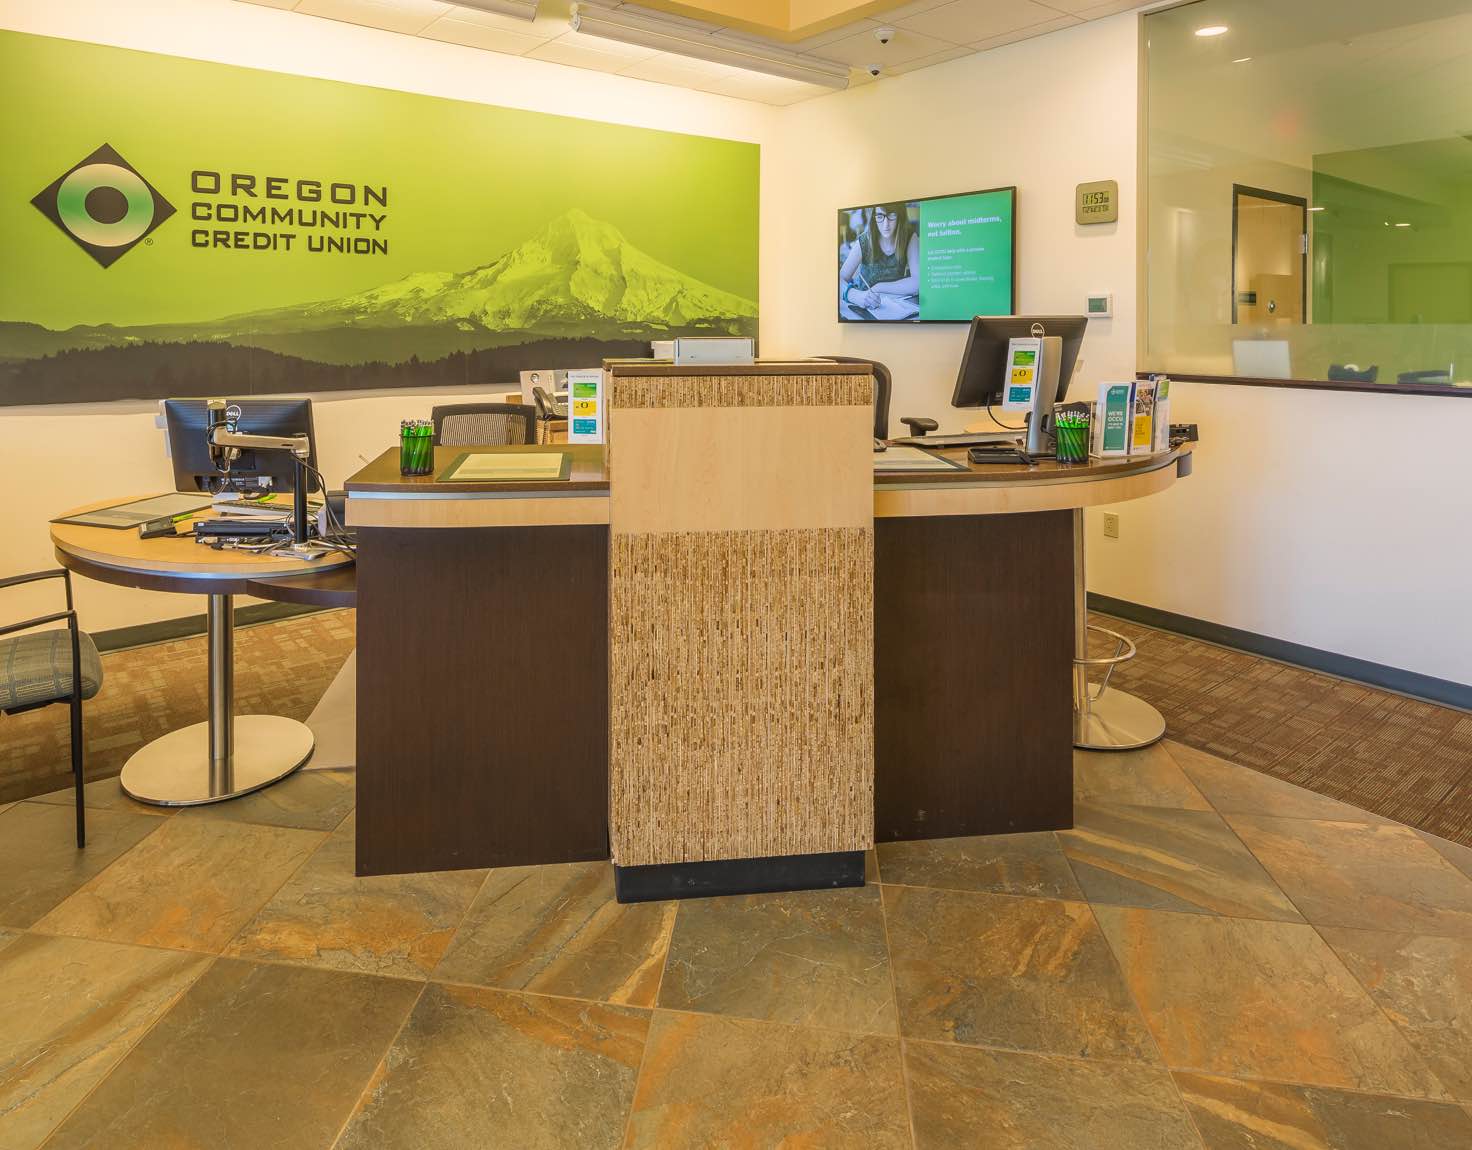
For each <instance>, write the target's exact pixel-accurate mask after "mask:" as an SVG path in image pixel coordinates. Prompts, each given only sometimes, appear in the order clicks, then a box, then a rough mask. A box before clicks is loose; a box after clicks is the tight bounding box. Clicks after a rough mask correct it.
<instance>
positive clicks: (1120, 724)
mask: <svg viewBox="0 0 1472 1150" xmlns="http://www.w3.org/2000/svg"><path fill="white" fill-rule="evenodd" d="M1164 734H1165V717H1164V716H1163V715H1161V713H1160V712H1159V711H1157V710H1156V709H1155V708H1154V707H1152V706H1151V705H1150V704H1149V703H1147V702H1145V700H1144V699H1139V698H1136V697H1135V696H1134V695H1131V694H1128V693H1126V692H1124V691H1117V690H1115V689H1114V688H1113V687H1109V688H1107V689H1106V690H1105V692H1104V693H1103V694H1102V695H1100V696H1099V697H1098V698H1097V699H1091V700H1089V704H1088V709H1087V710H1084V711H1078V710H1076V711H1074V712H1073V745H1074V746H1075V747H1080V748H1082V749H1084V750H1086V751H1133V750H1136V749H1137V748H1139V747H1148V746H1149V745H1150V744H1151V743H1153V742H1155V741H1156V740H1157V739H1159V738H1160V737H1161V736H1162V735H1164Z"/></svg>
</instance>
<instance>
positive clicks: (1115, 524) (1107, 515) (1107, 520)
mask: <svg viewBox="0 0 1472 1150" xmlns="http://www.w3.org/2000/svg"><path fill="white" fill-rule="evenodd" d="M1104 538H1105V539H1118V538H1119V516H1118V515H1116V514H1114V512H1112V511H1106V512H1104Z"/></svg>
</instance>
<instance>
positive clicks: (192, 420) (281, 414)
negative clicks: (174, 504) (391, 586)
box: [164, 399, 320, 492]
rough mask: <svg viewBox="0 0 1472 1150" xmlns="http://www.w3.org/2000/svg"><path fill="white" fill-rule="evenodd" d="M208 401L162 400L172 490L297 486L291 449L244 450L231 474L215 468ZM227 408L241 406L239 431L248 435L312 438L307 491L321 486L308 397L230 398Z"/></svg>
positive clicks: (281, 489)
mask: <svg viewBox="0 0 1472 1150" xmlns="http://www.w3.org/2000/svg"><path fill="white" fill-rule="evenodd" d="M208 402H209V401H208V400H204V399H166V400H164V425H165V426H166V427H167V428H168V435H169V453H170V455H171V456H172V457H173V461H174V489H175V490H176V491H210V492H216V491H234V490H250V489H254V488H269V489H270V490H271V491H290V490H292V488H293V487H294V486H295V484H296V476H295V461H294V459H293V456H292V454H291V453H290V452H289V451H242V452H241V453H240V457H239V458H238V459H236V460H235V461H234V462H233V463H231V465H230V472H229V474H228V475H227V474H225V473H224V472H222V471H220V470H219V468H217V467H216V466H215V463H214V460H213V459H212V458H211V456H210V447H209V431H208V427H209V420H208V416H207V415H206V405H207V404H208ZM226 402H227V403H229V405H230V407H232V408H238V409H239V410H240V419H239V421H238V425H237V429H238V430H239V431H241V432H244V433H246V434H249V435H276V436H289V435H302V434H305V435H306V436H307V438H308V439H310V440H311V441H312V455H311V458H310V459H309V460H308V461H307V462H308V465H309V467H310V468H311V473H310V474H309V477H308V480H307V490H308V491H309V492H311V491H316V490H319V488H320V484H319V483H318V482H317V479H316V470H317V442H316V438H315V437H314V436H313V434H312V401H311V400H310V399H233V400H227V401H226Z"/></svg>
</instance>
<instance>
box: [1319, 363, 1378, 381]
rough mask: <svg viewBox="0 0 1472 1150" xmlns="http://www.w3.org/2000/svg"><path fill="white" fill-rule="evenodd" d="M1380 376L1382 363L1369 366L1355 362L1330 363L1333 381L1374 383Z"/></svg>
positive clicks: (1330, 373)
mask: <svg viewBox="0 0 1472 1150" xmlns="http://www.w3.org/2000/svg"><path fill="white" fill-rule="evenodd" d="M1379 378H1380V365H1379V364H1378V363H1372V364H1370V366H1369V367H1360V366H1359V365H1358V364H1353V363H1331V364H1330V365H1329V379H1330V381H1331V382H1333V383H1374V382H1375V381H1376V380H1377V379H1379Z"/></svg>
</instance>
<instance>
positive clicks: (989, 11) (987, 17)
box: [898, 0, 1058, 44]
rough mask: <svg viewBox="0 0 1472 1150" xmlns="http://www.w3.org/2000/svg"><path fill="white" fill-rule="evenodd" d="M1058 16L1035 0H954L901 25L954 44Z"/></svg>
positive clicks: (910, 17)
mask: <svg viewBox="0 0 1472 1150" xmlns="http://www.w3.org/2000/svg"><path fill="white" fill-rule="evenodd" d="M1057 15H1058V10H1057V9H1056V8H1047V7H1044V6H1043V5H1042V4H1036V3H1034V2H1033V0H951V3H949V4H943V5H941V7H939V8H932V9H931V10H930V11H929V12H922V13H921V14H920V15H918V16H908V17H906V18H905V19H904V20H901V21H899V22H898V26H899V27H901V28H906V29H913V30H914V31H916V32H921V33H924V34H925V35H926V36H934V37H935V38H936V39H938V40H945V41H946V42H947V43H951V44H970V43H973V42H974V41H977V40H984V39H986V38H987V37H988V36H996V35H1000V34H1001V33H1003V32H1013V31H1016V30H1017V29H1018V28H1026V27H1028V26H1029V25H1032V24H1041V23H1042V22H1043V21H1045V20H1051V19H1053V18H1054V17H1056V16H1057Z"/></svg>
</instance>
